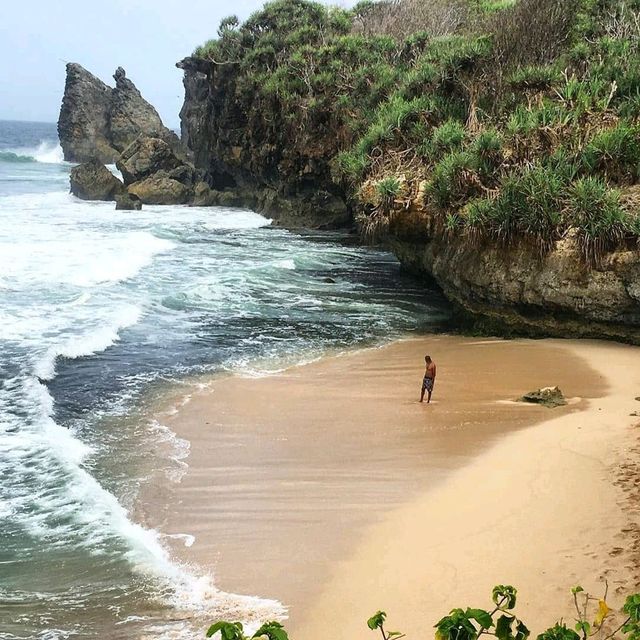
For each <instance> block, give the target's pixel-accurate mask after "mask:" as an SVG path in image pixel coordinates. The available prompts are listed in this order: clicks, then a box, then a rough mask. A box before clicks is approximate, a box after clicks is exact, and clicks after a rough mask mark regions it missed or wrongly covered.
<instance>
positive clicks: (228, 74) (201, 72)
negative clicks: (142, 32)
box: [177, 57, 351, 229]
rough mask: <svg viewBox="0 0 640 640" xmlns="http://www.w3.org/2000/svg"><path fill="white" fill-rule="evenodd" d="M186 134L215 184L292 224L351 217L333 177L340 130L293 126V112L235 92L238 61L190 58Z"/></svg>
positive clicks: (325, 223)
mask: <svg viewBox="0 0 640 640" xmlns="http://www.w3.org/2000/svg"><path fill="white" fill-rule="evenodd" d="M177 66H178V67H179V68H181V69H183V70H184V72H185V75H184V88H185V101H184V105H183V107H182V110H181V111H180V120H181V127H182V138H183V140H184V141H185V143H186V144H187V146H188V147H189V149H190V150H191V151H192V152H193V159H194V163H195V166H196V168H197V169H199V170H201V171H203V172H204V174H205V179H206V181H207V183H208V184H209V186H210V187H211V188H212V189H215V190H219V191H223V190H229V191H232V192H233V193H234V194H235V195H236V196H237V197H238V198H239V201H240V202H244V203H245V204H246V205H248V206H252V207H254V208H256V209H257V210H258V211H261V212H264V213H266V214H268V215H269V216H272V217H274V218H276V219H277V220H279V221H280V222H281V223H283V224H287V225H288V226H290V227H304V226H307V227H317V228H328V229H330V228H337V227H345V226H348V225H350V223H351V216H350V212H349V209H348V207H347V204H346V198H345V194H344V191H343V189H342V188H341V186H340V185H338V184H336V183H335V182H334V181H333V180H332V178H331V172H330V168H329V160H330V159H331V158H332V157H333V156H334V155H335V136H334V135H333V134H332V132H331V130H330V129H329V128H328V127H326V126H323V125H322V123H317V124H316V125H314V126H311V127H308V128H305V129H297V128H296V129H295V130H292V128H291V126H290V125H289V124H288V123H287V114H286V113H283V112H282V111H275V112H274V111H270V112H269V113H266V112H265V111H264V110H263V109H261V105H260V103H258V102H256V103H252V101H251V100H250V99H248V100H245V101H243V102H240V101H239V100H238V99H237V98H236V81H237V78H238V76H237V73H236V70H235V69H234V68H233V65H217V64H215V63H213V62H209V61H206V60H201V59H198V58H193V57H189V58H185V59H184V60H182V61H181V62H179V63H178V65H177Z"/></svg>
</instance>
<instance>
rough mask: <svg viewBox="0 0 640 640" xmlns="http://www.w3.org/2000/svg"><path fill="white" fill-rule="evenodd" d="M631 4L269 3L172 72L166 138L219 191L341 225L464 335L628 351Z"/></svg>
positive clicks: (631, 325) (633, 124) (632, 293)
mask: <svg viewBox="0 0 640 640" xmlns="http://www.w3.org/2000/svg"><path fill="white" fill-rule="evenodd" d="M438 7H439V8H440V9H442V10H443V11H441V12H439V11H438ZM639 11H640V4H639V2H638V1H636V0H634V2H632V3H620V2H618V1H617V0H602V2H598V3H593V2H587V1H586V0H572V1H571V2H566V3H559V2H557V0H518V1H517V2H509V3H502V2H496V3H493V2H483V3H469V2H459V3H455V2H448V1H447V0H442V2H436V3H424V2H419V1H417V0H415V1H414V0H397V1H394V2H388V3H387V2H379V3H369V2H363V3H357V5H356V6H355V8H354V9H353V10H342V9H328V8H326V7H323V5H320V4H317V3H313V2H306V0H274V1H273V2H271V3H269V4H267V5H266V6H265V8H264V9H263V10H261V11H258V12H256V13H255V14H253V15H252V16H251V17H250V18H249V19H248V20H247V21H246V22H245V23H243V24H240V22H239V21H238V19H237V18H236V17H234V16H230V17H229V18H227V19H225V20H223V21H222V23H221V24H220V28H219V30H218V38H217V39H213V40H210V41H208V42H206V43H205V44H203V45H202V46H201V47H198V49H196V51H195V52H194V54H193V55H192V56H189V57H187V58H185V59H184V60H182V61H181V62H179V63H178V67H180V68H181V69H183V70H184V72H185V75H184V86H185V103H184V106H183V108H182V111H181V114H180V115H181V123H182V137H183V140H185V141H186V143H187V144H188V145H189V147H190V148H191V149H192V150H193V153H194V159H195V164H196V167H197V168H198V169H199V170H201V171H203V172H204V175H205V179H206V181H207V183H208V184H209V186H210V187H211V188H213V189H216V190H217V191H216V193H218V192H222V193H224V194H229V197H230V198H232V199H233V200H234V202H241V203H244V204H248V205H251V206H254V207H256V208H257V209H258V210H260V211H265V212H267V213H268V214H269V215H270V216H274V217H277V218H278V219H279V220H280V222H281V223H283V224H286V225H287V226H305V225H306V226H315V227H332V226H340V225H341V226H353V225H354V223H355V225H356V226H357V227H358V228H359V229H360V230H361V231H362V232H363V235H364V236H365V237H369V238H375V239H379V240H382V241H384V242H386V243H388V244H389V245H390V246H391V247H392V249H393V250H394V251H395V253H396V255H397V256H398V258H399V259H400V261H401V262H402V264H403V265H404V266H405V267H407V268H409V269H411V270H412V271H415V272H417V273H419V274H420V275H423V276H425V277H428V278H431V279H433V280H435V281H436V282H437V283H438V284H439V285H440V287H441V288H442V290H443V291H444V293H445V294H446V295H447V296H448V297H449V298H450V299H451V300H452V301H453V302H454V303H455V304H456V305H457V307H458V309H459V310H460V311H461V312H462V313H461V316H464V318H465V320H467V321H469V320H470V321H471V322H472V323H473V324H474V326H475V327H477V328H485V329H489V330H497V331H499V332H501V331H504V330H505V327H506V330H507V332H513V333H526V334H531V335H550V334H552V335H563V336H569V335H571V336H576V335H579V336H600V337H612V338H616V339H624V340H629V341H633V342H640V252H639V251H638V243H640V198H638V197H637V190H638V189H639V188H640V108H639V103H638V101H637V91H638V87H639V85H638V75H637V68H638V64H639V63H640V46H638V43H639V42H640V30H639V29H640V27H639V26H638V25H639V24H640V23H639V22H638V19H637V16H638V15H639V14H638V12H639ZM452 16H453V17H455V20H452V19H451V17H452ZM612 16H614V18H612ZM401 18H402V19H401ZM621 52H625V53H624V54H622V53H621ZM634 194H635V195H634ZM210 201H211V202H213V200H210ZM498 325H499V326H500V328H499V329H496V327H498Z"/></svg>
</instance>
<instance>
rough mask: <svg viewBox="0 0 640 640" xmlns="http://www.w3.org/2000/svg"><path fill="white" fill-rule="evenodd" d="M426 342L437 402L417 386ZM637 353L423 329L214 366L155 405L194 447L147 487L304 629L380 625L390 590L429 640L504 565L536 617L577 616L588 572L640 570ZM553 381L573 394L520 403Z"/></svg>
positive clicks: (222, 562)
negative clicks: (247, 372)
mask: <svg viewBox="0 0 640 640" xmlns="http://www.w3.org/2000/svg"><path fill="white" fill-rule="evenodd" d="M425 353H431V355H433V357H434V359H435V360H436V362H437V364H438V380H437V383H436V389H435V393H434V402H433V403H432V404H431V405H426V404H422V405H421V404H419V403H418V402H417V400H418V396H419V388H420V380H421V375H422V359H423V357H424V354H425ZM639 355H640V351H639V350H638V349H637V348H633V347H627V346H622V345H616V344H607V343H598V342H583V341H580V342H579V341H560V340H544V341H530V340H515V341H502V340H492V339H487V340H482V339H471V338H462V337H450V336H426V337H424V338H412V339H407V340H402V341H397V342H394V343H392V344H390V345H387V346H385V347H382V348H376V349H367V350H363V351H357V352H354V353H349V354H345V355H341V356H337V357H330V358H325V359H323V360H320V361H318V362H315V363H312V364H309V365H305V366H300V367H294V368H292V369H289V370H287V371H285V372H283V373H281V374H278V375H275V376H269V377H264V378H242V377H225V378H218V379H213V380H210V381H209V382H208V384H207V385H206V387H205V388H201V389H200V390H199V391H197V392H195V393H193V394H192V395H191V396H190V397H189V401H188V402H184V400H183V399H181V396H180V394H175V395H173V396H171V397H170V398H169V399H167V401H166V404H165V405H164V406H163V407H160V408H157V409H156V416H157V418H158V420H159V421H161V422H162V423H163V424H165V425H167V426H168V427H170V428H171V429H172V430H173V431H174V432H176V433H177V434H178V436H179V437H181V438H185V439H186V440H188V441H189V442H190V444H191V449H190V455H189V457H188V458H187V460H186V461H187V463H188V470H187V472H186V474H185V475H184V477H183V478H182V480H181V482H179V483H177V484H166V483H165V484H163V483H154V485H153V486H152V487H149V488H148V489H147V490H146V491H145V493H144V495H143V512H144V519H145V521H146V523H147V524H150V525H153V526H156V527H157V528H159V529H160V530H161V531H162V532H163V533H165V534H170V535H175V534H189V535H192V536H195V543H194V544H193V545H192V546H190V547H186V546H184V545H183V544H182V540H183V539H182V538H176V539H175V545H174V548H173V552H174V553H175V554H176V556H177V557H178V558H179V559H180V560H181V561H183V562H186V563H190V564H193V565H197V566H199V567H201V568H203V569H205V570H207V571H208V572H211V573H213V574H214V576H215V582H216V585H217V586H218V587H219V588H220V589H223V590H224V591H228V592H234V593H241V594H250V595H260V596H264V597H268V598H276V599H278V600H280V601H281V602H282V603H283V604H284V605H285V606H287V607H288V609H289V621H288V623H287V626H288V628H289V629H290V631H291V634H292V635H293V637H295V638H302V639H305V640H307V639H308V640H314V639H316V638H317V639H320V638H323V637H325V636H326V626H325V625H326V621H327V620H332V625H333V626H334V627H335V628H339V629H340V633H339V637H340V638H354V637H356V636H365V637H366V635H367V634H368V633H369V632H368V631H367V629H366V626H365V621H366V619H367V617H368V616H369V615H371V614H372V613H373V612H374V611H375V610H376V609H379V608H383V609H386V611H387V612H388V614H389V621H390V624H391V627H393V628H399V629H401V630H402V631H404V632H406V633H407V634H408V635H409V636H410V637H414V638H416V637H419V636H420V635H424V630H425V628H426V629H429V628H430V627H431V626H432V625H433V623H434V622H435V621H436V620H437V619H438V618H439V617H441V616H442V615H444V614H445V613H447V612H448V610H449V609H451V608H452V607H454V606H467V605H471V606H484V605H487V604H488V597H489V594H490V590H491V587H492V586H493V585H494V584H497V583H512V584H514V585H516V586H517V587H518V588H519V590H520V595H521V599H520V605H519V610H520V614H521V615H522V617H523V618H524V619H525V620H527V621H528V622H529V624H530V626H531V627H532V629H533V630H534V631H539V630H540V629H541V628H542V626H543V625H547V624H550V623H552V622H554V621H555V620H556V618H558V617H560V616H563V615H564V616H570V614H571V610H570V606H571V602H570V599H569V597H568V596H567V594H568V590H569V588H570V587H571V586H573V585H574V584H576V583H582V584H583V586H585V587H588V588H592V589H594V591H596V592H597V591H599V590H600V586H599V584H600V583H599V581H600V580H602V579H603V578H605V577H606V578H607V579H608V580H609V583H610V585H611V589H612V593H613V592H614V591H615V590H616V589H617V590H619V591H620V592H623V591H624V592H626V591H627V590H628V589H630V588H632V586H633V585H634V584H637V583H638V578H637V572H636V571H635V567H636V560H637V559H636V558H634V554H635V553H636V551H635V548H634V547H633V544H634V535H635V533H636V530H637V524H638V522H639V518H638V511H637V506H636V505H637V500H636V501H634V499H633V495H632V493H630V490H633V489H634V483H635V478H636V475H635V472H636V469H635V468H634V467H633V462H632V461H630V459H629V453H630V451H631V448H632V447H634V446H635V445H636V444H637V442H636V441H637V433H636V432H634V430H633V426H632V425H633V424H634V418H633V417H631V416H630V413H633V412H634V411H640V402H638V401H636V400H635V399H634V398H635V397H636V396H638V395H640V366H639V365H638V362H640V360H639V359H638V358H639ZM549 385H558V386H560V388H561V389H562V390H563V392H564V393H565V395H566V396H567V398H568V399H569V404H568V406H566V407H562V408H558V409H553V410H549V409H546V408H543V407H539V406H533V405H525V404H522V403H516V402H514V400H515V399H516V398H517V397H519V396H520V395H522V393H524V392H526V391H529V390H531V389H536V388H538V387H541V386H549ZM635 421H636V422H637V418H636V419H635ZM636 497H637V496H636ZM634 520H635V522H634ZM618 596H619V597H621V593H619V594H618V595H617V596H616V597H618ZM613 600H615V597H614V598H613ZM614 604H616V603H615V602H614ZM430 633H431V632H430V631H427V635H429V634H430Z"/></svg>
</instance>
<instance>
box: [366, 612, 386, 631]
mask: <svg viewBox="0 0 640 640" xmlns="http://www.w3.org/2000/svg"><path fill="white" fill-rule="evenodd" d="M386 618H387V614H386V612H385V611H377V612H376V613H375V614H374V615H372V616H371V617H370V618H369V619H368V620H367V626H368V627H369V629H371V630H372V631H375V630H376V629H379V628H380V627H381V626H382V625H383V624H384V621H385V620H386Z"/></svg>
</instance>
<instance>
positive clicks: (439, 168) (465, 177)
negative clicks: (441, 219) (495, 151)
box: [427, 151, 481, 209]
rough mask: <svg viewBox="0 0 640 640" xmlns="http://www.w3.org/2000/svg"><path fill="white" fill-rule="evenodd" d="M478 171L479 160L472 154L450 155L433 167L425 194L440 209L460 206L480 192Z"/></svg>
mask: <svg viewBox="0 0 640 640" xmlns="http://www.w3.org/2000/svg"><path fill="white" fill-rule="evenodd" d="M480 170H481V165H480V162H479V159H478V157H477V156H475V155H474V154H472V153H469V152H468V151H455V152H453V153H450V154H449V155H447V156H445V157H444V158H443V159H442V160H440V162H438V163H437V164H436V165H435V167H434V169H433V174H432V178H431V181H430V182H429V184H428V185H427V194H428V195H429V196H430V197H431V198H432V199H433V202H434V203H435V204H436V205H437V206H438V207H440V208H441V209H446V208H448V207H458V206H461V205H462V204H464V202H465V201H466V200H467V199H469V198H470V197H473V196H474V195H477V194H478V193H479V192H480V190H481V183H480V180H479V175H478V174H479V171H480Z"/></svg>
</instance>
